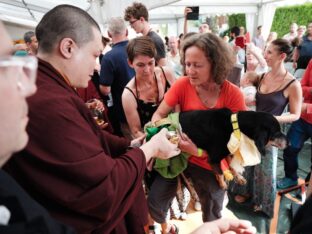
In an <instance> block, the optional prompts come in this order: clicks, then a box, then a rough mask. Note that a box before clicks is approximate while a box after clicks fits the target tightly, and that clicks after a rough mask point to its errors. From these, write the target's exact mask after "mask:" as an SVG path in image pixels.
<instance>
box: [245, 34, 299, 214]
mask: <svg viewBox="0 0 312 234" xmlns="http://www.w3.org/2000/svg"><path fill="white" fill-rule="evenodd" d="M289 53H291V46H290V44H289V42H288V41H287V40H284V39H276V40H274V41H273V42H271V44H270V45H269V46H268V47H267V49H266V51H265V55H264V58H265V60H266V62H267V64H268V66H269V67H270V68H271V71H269V72H268V73H265V74H263V75H262V76H261V77H260V78H259V80H258V85H257V93H256V111H264V112H268V113H271V114H272V115H274V116H275V117H276V119H277V120H278V121H279V122H280V123H290V122H293V121H295V120H297V119H298V118H299V117H300V111H301V103H302V91H301V86H300V83H299V82H298V81H297V80H296V79H295V78H294V77H293V76H292V75H291V74H290V73H288V72H287V70H286V69H285V67H284V60H285V58H286V57H287V55H288V54H289ZM287 105H288V106H289V108H288V109H289V112H288V113H287V114H283V112H284V109H285V107H286V106H287ZM282 114H283V115H282ZM276 166H277V148H275V147H272V146H267V147H266V157H262V161H261V164H259V165H257V166H255V167H254V168H253V170H252V171H248V170H247V171H246V172H247V174H248V175H247V176H246V177H248V179H247V180H248V182H249V183H248V184H249V185H251V184H253V185H251V186H250V187H249V186H247V187H249V188H247V187H246V188H247V190H249V192H248V193H249V195H251V196H252V200H253V202H254V204H255V207H254V208H255V210H256V211H260V210H261V211H262V212H264V213H265V214H267V215H268V216H269V217H273V209H274V201H275V195H276ZM251 188H252V190H251ZM243 193H246V191H245V192H243Z"/></svg>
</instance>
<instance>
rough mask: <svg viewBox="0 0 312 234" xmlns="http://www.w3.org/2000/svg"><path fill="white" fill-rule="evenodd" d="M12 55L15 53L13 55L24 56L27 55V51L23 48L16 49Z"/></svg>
mask: <svg viewBox="0 0 312 234" xmlns="http://www.w3.org/2000/svg"><path fill="white" fill-rule="evenodd" d="M14 55H15V56H21V57H24V56H27V55H28V53H27V51H25V50H18V51H16V52H15V53H14Z"/></svg>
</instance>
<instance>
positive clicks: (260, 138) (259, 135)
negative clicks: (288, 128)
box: [238, 111, 287, 155]
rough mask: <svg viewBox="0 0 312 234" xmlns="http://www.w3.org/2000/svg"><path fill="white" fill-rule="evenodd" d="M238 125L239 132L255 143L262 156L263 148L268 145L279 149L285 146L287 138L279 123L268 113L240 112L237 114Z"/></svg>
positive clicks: (263, 153)
mask: <svg viewBox="0 0 312 234" xmlns="http://www.w3.org/2000/svg"><path fill="white" fill-rule="evenodd" d="M238 123H239V127H240V129H241V131H242V132H243V133H244V134H245V135H247V136H248V137H249V138H251V139H253V140H254V141H255V144H256V146H257V148H258V150H259V152H260V153H261V154H262V155H265V146H266V145H268V144H270V145H272V146H276V147H277V148H279V149H284V148H286V146H287V138H286V136H285V135H284V134H283V133H282V132H281V127H280V124H279V122H278V121H277V120H276V118H275V117H274V116H273V115H272V114H270V113H266V112H254V111H241V112H239V113H238Z"/></svg>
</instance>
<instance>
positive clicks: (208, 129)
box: [179, 108, 287, 174]
mask: <svg viewBox="0 0 312 234" xmlns="http://www.w3.org/2000/svg"><path fill="white" fill-rule="evenodd" d="M231 115H232V112H231V110H229V109H226V108H223V109H218V110H199V111H188V112H181V113H180V115H179V122H180V124H181V127H182V131H183V132H184V133H186V134H187V135H188V137H189V138H190V139H191V140H192V141H193V142H194V143H195V144H196V145H197V146H198V147H200V148H202V149H204V150H206V151H207V153H208V155H209V157H208V162H209V163H210V164H211V165H212V166H213V168H214V169H215V167H214V166H216V165H217V167H216V168H218V169H219V170H217V171H215V172H216V173H219V174H221V169H220V167H219V165H220V161H221V160H222V159H224V158H226V157H227V156H228V155H230V152H229V150H228V148H227V143H228V141H229V139H230V136H231V134H232V132H233V127H232V123H231ZM237 120H238V125H239V129H240V131H241V132H242V133H244V134H245V135H246V136H247V137H249V138H250V139H252V140H254V142H255V145H256V147H257V149H258V151H259V152H260V153H261V155H265V146H266V145H267V144H268V143H270V144H271V145H273V146H276V147H278V148H279V149H284V148H285V147H286V146H287V140H286V136H285V135H284V134H283V133H282V132H281V128H280V125H279V123H278V121H277V120H276V118H275V117H274V116H273V115H271V114H269V113H265V112H255V111H240V112H238V114H237Z"/></svg>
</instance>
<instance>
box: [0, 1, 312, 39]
mask: <svg viewBox="0 0 312 234" xmlns="http://www.w3.org/2000/svg"><path fill="white" fill-rule="evenodd" d="M311 1H312V0H231V1H229V0H197V1H194V0H193V1H191V0H157V1H152V0H142V1H139V2H142V3H143V4H145V5H146V6H147V7H148V9H149V10H150V21H151V23H155V24H156V23H167V24H171V25H174V26H173V27H171V28H174V29H175V30H174V33H175V34H176V35H177V34H178V33H180V32H182V27H183V26H182V24H183V17H184V15H183V12H184V7H185V6H192V5H196V6H200V12H199V13H200V15H202V16H209V15H216V14H219V15H220V14H233V13H245V14H246V24H247V30H248V31H249V32H251V33H253V32H254V30H255V27H256V26H257V25H263V32H264V35H266V34H268V32H269V31H270V28H271V25H272V21H273V17H274V12H275V9H276V7H278V6H286V5H293V4H302V3H305V2H311ZM132 2H133V1H132V0H0V19H1V20H3V21H5V22H9V23H13V24H17V25H23V26H25V27H35V26H36V25H37V23H38V22H39V21H40V19H41V18H42V16H43V15H44V14H45V13H46V12H47V11H48V10H50V9H51V8H53V7H55V6H56V5H59V4H71V5H75V6H78V7H80V8H82V9H84V10H86V11H87V12H89V13H90V14H91V15H92V16H93V17H94V18H95V19H96V20H97V22H98V23H99V24H100V25H101V26H102V27H105V24H106V21H107V19H109V18H110V17H112V16H123V12H124V9H125V8H126V7H127V6H128V5H130V4H131V3H132Z"/></svg>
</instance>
